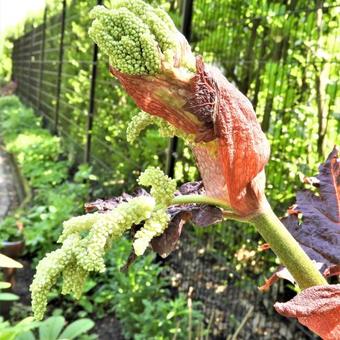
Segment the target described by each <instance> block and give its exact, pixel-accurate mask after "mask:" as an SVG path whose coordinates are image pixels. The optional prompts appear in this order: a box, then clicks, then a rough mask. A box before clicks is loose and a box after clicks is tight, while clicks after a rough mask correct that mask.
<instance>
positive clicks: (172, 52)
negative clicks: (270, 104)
mask: <svg viewBox="0 0 340 340" xmlns="http://www.w3.org/2000/svg"><path fill="white" fill-rule="evenodd" d="M90 15H91V18H92V19H93V22H92V25H91V27H90V29H89V35H90V37H91V38H92V39H93V40H94V41H95V42H96V43H97V44H98V46H99V48H100V49H101V51H102V52H103V53H104V54H106V55H107V56H108V59H109V65H110V72H111V74H112V75H113V76H115V77H116V78H117V79H118V80H119V81H120V83H121V84H122V86H123V87H124V88H125V90H126V91H127V93H128V94H129V95H130V96H131V97H132V99H133V100H134V101H135V103H136V104H137V106H138V107H139V108H140V109H141V112H140V113H139V114H138V115H136V116H135V117H134V118H133V119H132V121H131V123H130V125H129V128H128V131H127V139H128V140H129V141H130V142H133V141H134V140H135V139H136V138H138V134H139V132H140V131H141V130H142V129H144V128H146V127H147V126H148V125H150V124H155V125H157V126H158V127H159V130H160V133H161V134H162V135H165V136H172V135H176V136H179V137H180V138H183V139H184V140H185V142H186V143H187V144H188V145H189V146H190V148H191V150H192V152H193V154H194V156H195V159H196V163H197V167H198V169H199V172H200V174H201V177H202V182H195V183H187V184H184V185H183V186H182V187H180V188H179V189H178V190H176V183H175V181H174V180H172V179H170V178H168V177H167V176H166V175H164V174H163V173H162V172H161V171H160V170H159V169H155V168H149V169H147V170H146V171H145V172H144V173H142V174H141V176H140V178H139V184H140V185H141V186H144V187H151V190H150V192H148V191H146V190H145V189H141V188H140V189H139V190H137V192H135V193H134V194H132V195H129V194H123V195H122V196H120V197H115V198H112V199H110V200H108V201H103V200H97V201H95V202H92V203H88V204H86V210H87V214H86V215H83V216H79V217H74V218H72V219H70V220H69V221H66V222H64V231H63V234H62V235H61V237H60V240H59V241H60V242H61V243H62V247H61V248H60V249H58V250H56V251H54V252H52V253H50V254H48V255H47V256H46V258H45V259H43V260H42V261H41V263H40V264H39V266H38V267H37V273H36V275H35V278H34V281H33V283H32V285H31V291H32V304H33V310H34V313H35V317H36V318H37V319H41V318H43V315H44V312H45V309H46V304H47V294H48V291H49V290H50V288H51V286H52V285H53V284H54V283H55V282H56V280H57V279H58V277H59V275H61V276H63V280H64V281H63V282H64V283H63V290H62V293H63V294H66V293H73V294H74V295H75V297H79V296H80V294H81V291H82V285H83V283H84V280H85V278H86V276H87V275H88V274H89V273H90V272H93V271H94V272H96V271H97V272H104V271H105V261H104V255H105V252H106V251H107V250H108V249H109V248H110V247H111V246H114V242H115V240H116V239H117V238H119V237H121V236H122V235H123V233H124V232H125V231H127V230H130V229H131V230H132V233H133V235H134V236H133V237H134V243H133V248H134V249H133V253H132V254H131V256H130V258H129V260H128V263H131V262H132V261H133V259H134V258H135V257H137V256H140V255H142V254H143V253H144V252H145V250H146V248H147V247H149V246H150V247H151V248H152V249H153V250H154V251H156V252H158V253H159V254H160V255H161V256H164V257H165V256H167V255H168V254H169V253H170V252H171V251H172V250H173V249H174V246H175V244H176V242H177V240H178V239H179V237H180V234H181V230H182V228H183V225H184V224H185V223H186V222H188V221H190V220H191V221H192V222H193V223H194V224H196V225H201V226H205V225H210V224H213V223H215V222H217V221H221V220H222V219H234V220H239V221H242V222H245V223H251V224H253V225H254V226H255V228H256V229H257V230H258V232H259V233H260V234H261V235H262V237H263V238H264V240H265V241H266V242H267V243H268V244H269V246H270V248H271V249H272V250H273V251H274V253H275V254H276V255H277V256H278V257H279V259H280V260H281V263H282V264H283V265H284V266H285V269H284V270H286V271H287V273H289V275H290V276H291V278H292V280H294V282H296V284H297V285H298V287H299V288H300V289H301V290H302V292H301V294H300V295H298V297H297V298H296V300H294V299H293V300H292V301H291V302H288V305H287V306H283V305H282V304H281V305H280V304H279V305H277V306H276V309H277V310H278V311H279V312H280V313H283V314H285V315H288V316H296V317H297V318H298V319H299V320H300V321H301V322H302V323H304V324H305V325H307V326H308V327H310V328H311V329H312V330H314V331H315V332H317V333H318V334H320V335H321V336H323V337H324V338H329V339H333V338H334V334H337V335H339V333H340V328H339V327H340V326H339V324H340V320H339V316H338V315H339V314H340V313H338V314H337V312H339V308H340V307H339V300H340V287H339V285H332V286H329V285H328V284H327V281H326V279H325V277H324V276H323V275H322V274H323V273H324V272H320V270H319V269H320V266H319V263H318V260H317V259H316V261H313V260H312V259H311V257H312V256H311V252H310V251H309V249H313V250H315V248H314V246H313V240H312V241H311V243H308V244H307V243H305V242H304V241H305V240H306V239H311V238H312V237H314V236H315V235H316V234H315V233H318V232H319V231H318V230H319V228H321V227H322V228H323V229H322V230H323V234H324V235H328V233H329V231H328V228H333V229H334V235H335V243H334V246H339V244H340V241H339V236H338V235H339V229H338V227H339V222H340V221H339V215H340V170H339V158H338V154H337V150H336V149H334V151H333V153H332V156H330V157H331V159H332V160H331V164H332V166H331V167H330V168H329V169H330V170H329V171H330V172H331V180H329V181H328V183H327V188H326V187H323V188H324V189H322V193H321V194H322V195H321V196H320V197H321V198H320V200H322V199H323V198H322V197H323V196H325V195H326V196H327V195H332V198H329V196H327V198H326V201H327V200H328V201H329V202H328V201H327V202H328V203H325V205H324V206H323V211H322V214H324V215H325V216H326V217H330V218H331V219H334V223H333V224H332V225H331V226H330V225H328V224H327V223H324V222H325V221H324V220H320V223H321V224H322V226H321V225H318V224H317V223H316V224H314V226H313V227H309V228H308V227H305V226H303V225H302V226H301V225H300V223H299V221H298V220H296V221H295V222H294V223H295V224H294V227H293V228H290V227H289V226H288V229H289V230H288V229H287V228H286V227H285V225H284V223H285V224H287V223H286V222H285V221H284V223H282V222H281V221H280V220H279V219H278V217H277V216H276V215H275V214H274V212H273V211H272V209H271V207H270V205H269V203H268V202H267V200H266V197H265V170H264V168H265V165H266V164H267V162H268V159H269V154H270V147H269V143H268V141H267V139H266V136H265V134H264V133H263V132H262V130H261V128H260V125H259V123H258V122H257V119H256V114H255V112H254V110H253V108H252V105H251V103H250V101H249V100H248V99H247V98H246V97H245V96H244V95H243V94H242V93H241V92H240V91H239V90H238V89H237V88H235V87H234V86H233V85H232V84H231V83H230V82H229V81H228V80H227V79H226V78H225V77H224V76H223V74H222V73H221V71H220V70H218V69H217V68H216V67H213V66H210V65H207V64H205V63H204V61H203V59H202V58H201V57H200V56H195V55H194V54H193V53H192V51H191V48H190V45H189V44H188V42H187V41H186V39H185V38H184V36H183V35H182V34H181V33H180V32H179V31H178V30H177V29H176V27H175V25H174V24H173V22H172V20H171V19H170V17H169V16H168V15H167V14H166V13H165V12H164V11H163V10H161V9H160V8H154V7H152V6H150V5H148V4H146V3H144V2H143V1H142V0H134V1H132V0H117V1H115V2H114V3H113V4H112V8H110V9H108V8H105V7H104V6H97V7H95V8H94V9H93V10H92V12H91V13H90ZM320 188H321V184H320ZM330 191H332V192H331V193H330ZM315 200H316V201H317V200H318V199H315ZM307 205H308V203H307ZM298 206H299V207H300V208H299V209H301V211H302V212H303V213H304V214H305V218H306V219H311V218H313V217H311V215H308V212H307V210H308V209H307V210H306V209H305V210H304V208H303V207H304V206H303V205H302V204H300V203H299V204H298ZM330 210H332V211H330ZM299 212H300V210H294V214H295V215H296V216H297V215H298V213H299ZM310 223H311V222H309V224H310ZM300 229H301V230H302V231H298V230H300ZM319 234H320V233H319ZM298 235H303V236H301V237H298ZM313 235H314V236H313ZM326 238H327V236H326ZM301 240H303V241H301ZM299 242H300V243H302V245H300V243H299ZM308 247H309V248H308ZM307 248H308V249H307ZM332 251H333V252H336V250H334V249H333V250H332ZM337 251H339V249H337ZM316 252H317V251H316ZM322 255H324V254H322ZM310 256H311V257H310ZM312 258H313V257H312ZM334 259H336V261H338V260H339V254H338V255H337V256H335V257H334ZM337 264H338V265H339V263H337ZM335 265H336V264H335ZM272 281H273V279H272ZM313 292H316V293H315V297H316V299H317V300H318V301H319V300H320V299H321V297H320V296H321V295H322V294H323V293H322V292H329V294H331V295H332V296H331V298H330V300H327V301H329V304H328V307H327V313H326V314H322V315H323V316H324V315H328V316H329V318H330V319H331V318H332V320H333V321H334V320H335V322H332V323H329V327H328V326H327V327H319V326H318V327H314V326H313V325H314V324H315V322H316V321H315V320H318V322H321V323H326V322H328V321H327V320H328V319H327V318H328V317H327V318H318V313H319V311H318V309H317V308H316V309H313V313H312V314H313V315H312V318H313V319H312V321H310V322H309V321H308V322H306V321H305V320H306V318H307V319H308V318H309V316H308V313H309V311H310V310H311V308H305V310H304V313H305V314H301V313H300V312H299V311H298V310H299V308H300V307H298V306H301V304H303V303H304V301H305V303H306V305H307V304H308V303H310V301H311V296H313ZM327 294H328V293H327ZM327 294H326V295H327ZM329 294H328V295H327V296H328V297H329V296H330V295H329ZM334 301H335V302H334ZM300 309H301V308H300ZM302 309H303V308H302ZM294 311H295V312H294ZM299 313H300V314H299ZM301 315H303V316H301ZM315 315H316V316H315ZM302 319H303V320H302ZM337 321H339V322H337ZM332 336H333V337H332ZM334 339H335V338H334Z"/></svg>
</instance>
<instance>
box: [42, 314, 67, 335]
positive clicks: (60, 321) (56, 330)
mask: <svg viewBox="0 0 340 340" xmlns="http://www.w3.org/2000/svg"><path fill="white" fill-rule="evenodd" d="M64 324H65V319H64V317H62V316H52V317H50V318H48V319H47V320H45V321H44V322H42V323H41V325H40V327H39V337H40V339H44V340H57V339H58V336H59V334H60V332H61V330H62V329H63V327H64Z"/></svg>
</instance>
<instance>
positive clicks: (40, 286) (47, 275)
mask: <svg viewBox="0 0 340 340" xmlns="http://www.w3.org/2000/svg"><path fill="white" fill-rule="evenodd" d="M79 240H80V238H79V235H71V236H70V237H68V238H67V239H66V240H65V242H64V244H63V246H62V247H61V248H60V249H57V250H55V251H53V252H51V253H48V254H47V255H46V256H45V257H44V258H43V259H42V260H41V261H40V262H39V264H38V266H37V271H36V274H35V276H34V280H33V282H32V284H31V286H30V291H31V293H32V295H31V298H32V310H33V312H34V317H35V319H36V320H41V319H42V318H43V316H44V313H45V311H46V306H47V295H48V293H49V291H50V290H51V288H52V286H53V285H55V283H56V281H57V279H58V277H59V275H60V274H61V273H62V272H63V270H64V268H67V266H68V265H69V263H70V262H71V261H72V258H73V257H74V250H75V249H76V248H77V245H78V243H79Z"/></svg>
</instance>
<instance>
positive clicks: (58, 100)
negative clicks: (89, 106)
mask: <svg viewBox="0 0 340 340" xmlns="http://www.w3.org/2000/svg"><path fill="white" fill-rule="evenodd" d="M65 17H66V0H63V9H62V12H61V30H60V47H59V65H58V66H59V67H58V75H57V94H56V99H57V101H56V105H55V114H54V132H55V133H58V123H59V107H60V90H61V73H62V71H63V59H64V34H65Z"/></svg>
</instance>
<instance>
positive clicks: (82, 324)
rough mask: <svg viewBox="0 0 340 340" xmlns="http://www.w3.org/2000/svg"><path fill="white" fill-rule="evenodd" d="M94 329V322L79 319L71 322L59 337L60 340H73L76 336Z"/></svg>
mask: <svg viewBox="0 0 340 340" xmlns="http://www.w3.org/2000/svg"><path fill="white" fill-rule="evenodd" d="M93 327H94V322H93V321H92V320H90V319H80V320H77V321H74V322H72V323H71V324H70V325H69V326H67V327H66V329H65V330H64V331H63V332H62V334H61V335H60V339H75V338H76V337H77V336H79V335H81V334H84V333H86V332H88V331H89V330H90V329H91V328H93Z"/></svg>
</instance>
